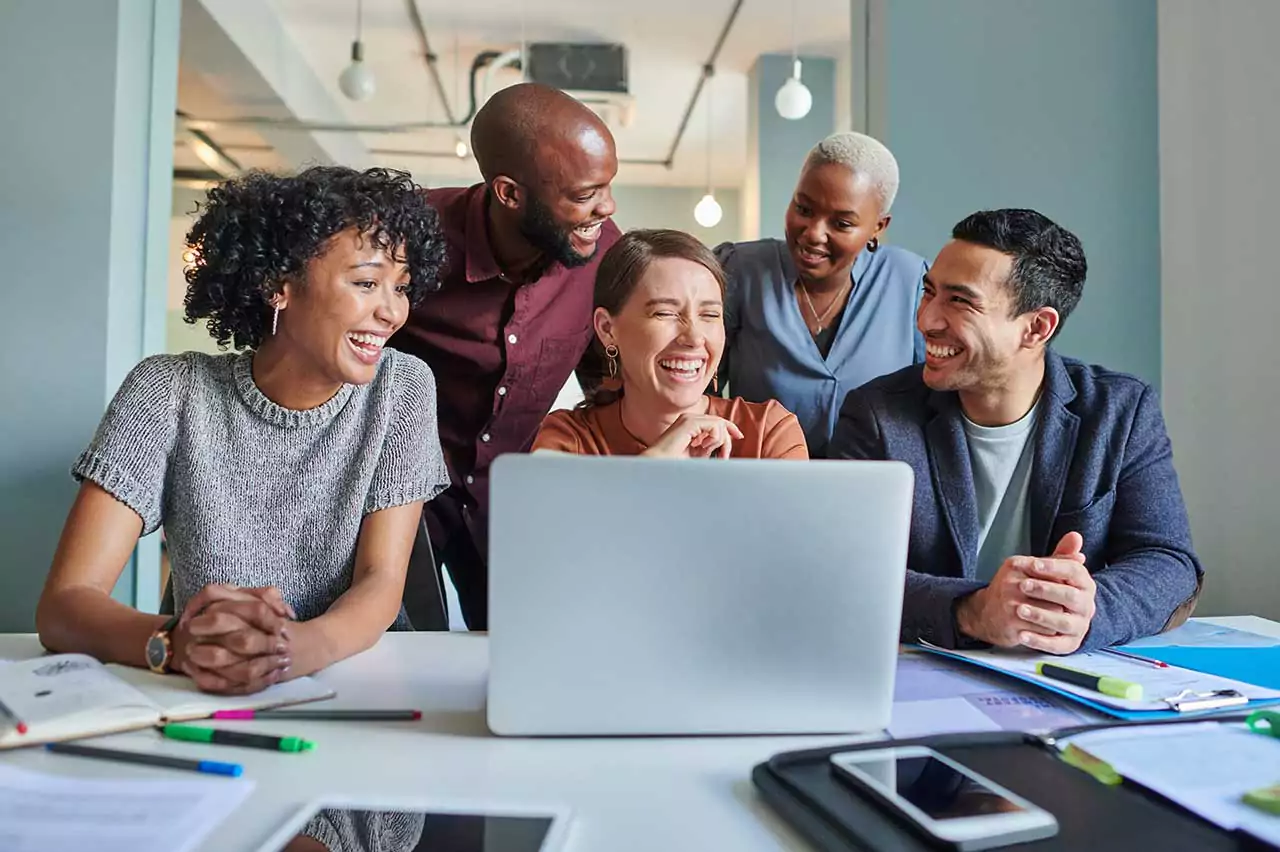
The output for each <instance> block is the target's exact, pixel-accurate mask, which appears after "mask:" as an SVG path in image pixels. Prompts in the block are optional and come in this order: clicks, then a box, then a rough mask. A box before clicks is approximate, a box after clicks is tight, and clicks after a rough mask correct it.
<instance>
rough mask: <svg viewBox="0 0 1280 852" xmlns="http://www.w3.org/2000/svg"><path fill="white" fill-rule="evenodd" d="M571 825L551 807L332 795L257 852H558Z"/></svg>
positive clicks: (309, 807) (564, 814)
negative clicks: (490, 805) (495, 805)
mask: <svg viewBox="0 0 1280 852" xmlns="http://www.w3.org/2000/svg"><path fill="white" fill-rule="evenodd" d="M568 823H569V817H568V811H566V810H557V809H554V808H545V807H544V808H519V807H516V808H510V807H493V808H491V807H477V806H475V805H474V804H470V805H467V804H462V805H459V804H457V803H441V802H439V801H431V802H427V801H423V800H420V799H398V800H397V799H385V798H380V799H378V800H377V801H371V800H367V799H355V798H347V797H336V796H334V797H327V798H325V799H321V800H318V801H315V802H312V803H310V804H308V805H307V806H306V807H304V808H303V809H302V810H300V811H299V812H298V813H297V814H295V815H294V816H293V817H292V818H290V820H289V821H288V822H287V823H285V825H284V826H282V827H281V828H280V830H279V831H277V832H275V834H273V835H272V836H271V838H270V839H269V840H268V841H267V842H266V843H265V844H263V845H262V846H261V847H260V849H259V852H559V850H560V849H561V848H562V846H563V845H564V839H565V834H566V832H567V830H568Z"/></svg>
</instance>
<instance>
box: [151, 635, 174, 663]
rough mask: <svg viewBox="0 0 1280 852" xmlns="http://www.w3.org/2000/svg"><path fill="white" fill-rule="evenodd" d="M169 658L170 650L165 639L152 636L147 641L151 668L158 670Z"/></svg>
mask: <svg viewBox="0 0 1280 852" xmlns="http://www.w3.org/2000/svg"><path fill="white" fill-rule="evenodd" d="M167 656H169V649H168V648H167V647H166V646H165V641H164V638H163V637H161V636H152V637H151V638H150V639H148V640H147V664H148V665H149V666H151V668H153V669H158V668H160V667H162V666H163V665H164V663H165V657H167Z"/></svg>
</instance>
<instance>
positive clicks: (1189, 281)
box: [1160, 0, 1280, 619]
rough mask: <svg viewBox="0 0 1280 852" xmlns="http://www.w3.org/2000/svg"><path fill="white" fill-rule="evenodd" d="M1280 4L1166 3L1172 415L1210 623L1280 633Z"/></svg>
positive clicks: (1168, 408) (1167, 386) (1163, 120)
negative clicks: (1243, 623) (1279, 253)
mask: <svg viewBox="0 0 1280 852" xmlns="http://www.w3.org/2000/svg"><path fill="white" fill-rule="evenodd" d="M1276 32H1280V4H1278V3H1276V2H1274V0H1232V2H1230V3H1204V2H1201V0H1161V2H1160V137H1161V139H1160V159H1161V175H1160V185H1161V193H1162V208H1161V223H1162V227H1163V240H1162V242H1163V250H1164V294H1163V300H1162V309H1163V310H1162V317H1163V321H1164V410H1165V417H1166V419H1167V420H1168V424H1169V433H1170V435H1171V436H1172V438H1173V448H1174V456H1175V458H1176V461H1177V465H1178V474H1179V477H1180V479H1181V481H1182V489H1183V494H1184V495H1185V496H1186V499H1187V508H1188V510H1189V511H1190V513H1191V530H1192V535H1193V538H1194V540H1195V544H1196V549H1197V551H1199V553H1200V556H1201V558H1202V559H1203V560H1204V564H1205V572H1206V576H1205V588H1204V596H1203V598H1202V599H1201V605H1200V609H1199V611H1200V612H1201V613H1202V614H1206V615H1218V614H1237V613H1253V614H1257V615H1263V616H1266V617H1268V618H1277V619H1280V566H1278V562H1277V557H1276V547H1275V539H1274V537H1273V536H1274V534H1275V530H1276V526H1277V520H1280V455H1277V452H1276V443H1277V442H1276V434H1277V428H1276V424H1277V423H1278V422H1280V383H1277V381H1276V378H1275V374H1276V368H1275V366H1276V359H1275V354H1274V353H1273V352H1272V350H1273V349H1274V348H1275V345H1274V344H1273V343H1272V342H1271V338H1272V337H1273V336H1274V331H1273V329H1272V327H1271V326H1272V322H1271V318H1272V316H1273V315H1274V310H1273V305H1274V304H1275V298H1276V296H1275V290H1276V281H1275V278H1276V274H1275V270H1276V250H1275V247H1276V234H1277V233H1280V210H1277V208H1276V194H1277V191H1280V166H1277V162H1276V151H1277V140H1280V112H1277V109H1276V91H1277V87H1278V86H1280V56H1278V55H1277V53H1276V51H1275V46H1274V34H1275V33H1276Z"/></svg>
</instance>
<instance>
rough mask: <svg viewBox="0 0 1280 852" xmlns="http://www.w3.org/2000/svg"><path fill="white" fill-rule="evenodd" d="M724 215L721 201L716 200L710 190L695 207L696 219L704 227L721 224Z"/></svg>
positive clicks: (694, 215) (694, 214)
mask: <svg viewBox="0 0 1280 852" xmlns="http://www.w3.org/2000/svg"><path fill="white" fill-rule="evenodd" d="M723 215H724V211H723V210H721V209H720V202H719V201H716V197H715V196H714V195H712V194H711V193H710V192H708V193H707V194H706V195H704V196H702V200H701V201H699V202H698V204H697V206H696V207H694V208H693V218H694V220H695V221H696V222H697V223H698V224H699V225H701V226H702V227H704V228H714V227H715V226H716V225H719V224H720V217H721V216H723Z"/></svg>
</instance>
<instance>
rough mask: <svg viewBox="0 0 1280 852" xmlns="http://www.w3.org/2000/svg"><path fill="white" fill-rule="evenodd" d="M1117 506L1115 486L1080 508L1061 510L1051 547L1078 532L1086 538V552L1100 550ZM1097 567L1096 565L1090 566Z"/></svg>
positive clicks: (1091, 552) (1054, 524)
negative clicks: (1064, 537)
mask: <svg viewBox="0 0 1280 852" xmlns="http://www.w3.org/2000/svg"><path fill="white" fill-rule="evenodd" d="M1115 506H1116V490H1115V489H1114V488H1113V489H1111V490H1110V491H1106V492H1104V493H1102V494H1099V495H1098V496H1096V497H1094V498H1093V499H1092V500H1090V501H1089V502H1088V503H1086V504H1085V505H1083V506H1081V507H1080V508H1079V509H1072V510H1071V511H1068V512H1059V513H1058V517H1057V518H1056V519H1055V520H1054V523H1053V536H1052V537H1051V540H1050V541H1049V547H1050V548H1053V547H1055V546H1057V544H1058V542H1059V541H1060V540H1061V539H1062V537H1063V536H1064V535H1066V534H1067V533H1069V532H1078V533H1080V535H1081V536H1082V537H1083V538H1084V546H1085V554H1086V555H1087V556H1091V555H1092V554H1093V553H1095V552H1100V551H1101V549H1102V545H1103V543H1104V542H1105V541H1106V539H1107V530H1108V529H1109V528H1110V527H1111V515H1112V512H1113V511H1114V509H1115ZM1090 567H1095V566H1090Z"/></svg>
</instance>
